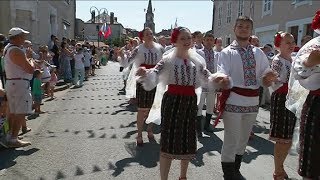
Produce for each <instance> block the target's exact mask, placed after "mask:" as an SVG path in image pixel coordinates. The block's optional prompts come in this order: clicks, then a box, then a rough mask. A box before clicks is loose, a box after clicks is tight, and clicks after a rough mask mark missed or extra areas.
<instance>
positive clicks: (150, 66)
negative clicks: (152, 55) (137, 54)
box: [140, 64, 156, 69]
mask: <svg viewBox="0 0 320 180" xmlns="http://www.w3.org/2000/svg"><path fill="white" fill-rule="evenodd" d="M155 66H156V65H151V64H141V65H140V67H145V68H146V69H151V68H153V67H155Z"/></svg>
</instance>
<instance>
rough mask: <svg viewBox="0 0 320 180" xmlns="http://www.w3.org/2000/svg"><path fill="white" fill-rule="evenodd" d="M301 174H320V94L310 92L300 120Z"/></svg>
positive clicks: (307, 175)
mask: <svg viewBox="0 0 320 180" xmlns="http://www.w3.org/2000/svg"><path fill="white" fill-rule="evenodd" d="M299 154H300V158H299V174H300V175H301V176H302V177H307V178H316V177H319V176H320V96H314V95H311V94H309V95H308V97H307V100H306V102H305V103H304V106H303V109H302V115H301V122H300V153H299Z"/></svg>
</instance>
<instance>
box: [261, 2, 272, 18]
mask: <svg viewBox="0 0 320 180" xmlns="http://www.w3.org/2000/svg"><path fill="white" fill-rule="evenodd" d="M262 3H263V6H262V16H265V15H268V14H271V12H272V0H263V2H262Z"/></svg>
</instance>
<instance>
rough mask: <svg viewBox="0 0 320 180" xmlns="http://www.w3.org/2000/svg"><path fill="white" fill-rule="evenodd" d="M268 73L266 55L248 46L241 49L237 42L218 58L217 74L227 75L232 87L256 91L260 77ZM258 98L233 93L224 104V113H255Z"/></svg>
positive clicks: (259, 83)
mask: <svg viewBox="0 0 320 180" xmlns="http://www.w3.org/2000/svg"><path fill="white" fill-rule="evenodd" d="M267 71H270V67H269V62H268V59H267V57H266V55H265V54H264V53H263V51H262V50H261V49H260V48H256V47H254V46H252V45H248V47H247V48H241V47H240V46H239V45H238V42H237V41H233V42H232V43H231V44H230V45H229V46H228V47H226V48H224V49H223V50H222V51H221V52H220V54H219V57H218V67H217V72H218V73H223V74H225V75H228V76H229V77H230V78H231V80H232V83H233V87H239V88H246V89H258V88H259V87H260V86H261V84H262V80H261V77H262V76H263V75H264V74H265V73H266V72H267ZM258 104H259V97H246V96H242V95H239V94H236V93H234V92H231V93H230V96H229V98H228V100H227V102H226V108H225V111H228V112H236V113H257V112H258V109H259V105H258Z"/></svg>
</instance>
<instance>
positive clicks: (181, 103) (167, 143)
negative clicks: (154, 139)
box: [160, 92, 198, 160]
mask: <svg viewBox="0 0 320 180" xmlns="http://www.w3.org/2000/svg"><path fill="white" fill-rule="evenodd" d="M197 111H198V107H197V96H196V95H194V96H183V95H172V94H169V93H168V92H166V93H165V94H164V96H163V99H162V106H161V140H160V149H161V150H160V151H161V153H160V155H161V156H162V157H166V158H169V159H180V160H191V159H193V158H194V157H195V154H196V150H197V141H196V130H195V127H196V116H197Z"/></svg>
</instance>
